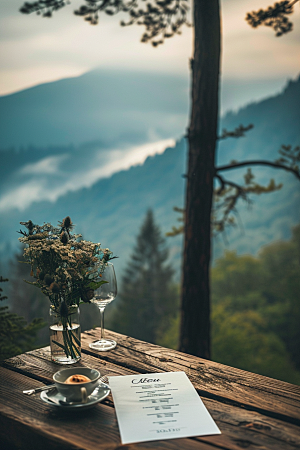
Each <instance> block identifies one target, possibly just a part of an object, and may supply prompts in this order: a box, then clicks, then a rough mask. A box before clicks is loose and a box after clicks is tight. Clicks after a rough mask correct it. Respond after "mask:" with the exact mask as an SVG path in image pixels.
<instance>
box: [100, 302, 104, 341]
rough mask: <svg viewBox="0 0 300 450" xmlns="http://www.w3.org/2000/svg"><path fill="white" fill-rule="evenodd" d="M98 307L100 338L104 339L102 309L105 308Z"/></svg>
mask: <svg viewBox="0 0 300 450" xmlns="http://www.w3.org/2000/svg"><path fill="white" fill-rule="evenodd" d="M99 309H100V333H101V334H100V336H101V337H100V339H104V310H105V308H99Z"/></svg>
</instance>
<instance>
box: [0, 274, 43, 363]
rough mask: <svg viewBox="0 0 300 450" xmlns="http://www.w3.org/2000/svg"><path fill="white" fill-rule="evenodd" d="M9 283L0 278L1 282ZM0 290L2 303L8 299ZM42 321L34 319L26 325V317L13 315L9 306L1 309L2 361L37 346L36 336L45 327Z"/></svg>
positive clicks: (0, 359) (0, 336)
mask: <svg viewBox="0 0 300 450" xmlns="http://www.w3.org/2000/svg"><path fill="white" fill-rule="evenodd" d="M5 281H8V279H7V278H3V277H2V276H0V282H1V283H2V282H5ZM2 291H3V289H2V288H0V301H3V300H6V299H7V297H6V296H4V295H2ZM44 325H45V324H44V322H43V320H42V319H34V320H33V321H32V322H31V323H30V324H26V320H25V319H24V317H21V316H18V315H17V314H14V313H11V312H10V311H9V310H8V307H7V306H1V307H0V361H2V360H4V359H6V358H9V357H11V356H14V355H17V354H19V353H22V352H24V351H28V350H32V349H33V348H34V345H35V340H36V334H37V332H38V330H39V329H40V328H42V327H43V326H44Z"/></svg>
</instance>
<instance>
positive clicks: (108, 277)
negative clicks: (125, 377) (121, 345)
mask: <svg viewBox="0 0 300 450" xmlns="http://www.w3.org/2000/svg"><path fill="white" fill-rule="evenodd" d="M102 280H103V281H107V283H104V284H102V285H101V286H100V287H99V288H98V289H96V290H95V292H94V297H93V298H92V300H91V302H92V303H95V305H97V306H98V308H99V310H100V329H101V335H100V336H101V338H100V340H99V341H95V342H92V343H91V344H90V345H89V346H90V348H92V349H94V350H98V351H100V352H106V351H108V350H112V349H113V348H115V346H116V345H117V343H116V341H113V340H112V339H105V337H104V310H105V307H106V305H108V304H109V303H110V302H112V301H113V300H114V299H115V298H116V296H117V279H116V274H115V269H114V266H113V264H112V263H108V264H107V266H106V267H105V270H104V272H103V274H102Z"/></svg>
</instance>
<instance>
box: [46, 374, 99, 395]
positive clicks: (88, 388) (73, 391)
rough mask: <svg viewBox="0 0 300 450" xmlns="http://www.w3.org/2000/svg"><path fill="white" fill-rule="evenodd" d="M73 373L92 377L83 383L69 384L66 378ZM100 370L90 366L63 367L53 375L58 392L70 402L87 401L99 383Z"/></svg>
mask: <svg viewBox="0 0 300 450" xmlns="http://www.w3.org/2000/svg"><path fill="white" fill-rule="evenodd" d="M72 375H84V376H86V377H88V378H89V379H90V381H86V382H83V383H74V384H68V383H66V380H67V379H68V378H69V377H71V376H72ZM99 378H100V372H99V371H98V370H96V369H89V368H88V367H73V368H70V369H63V370H60V371H59V372H56V373H55V374H54V375H53V380H54V383H55V386H56V389H57V390H58V392H59V393H60V394H61V395H63V396H64V397H65V398H66V400H67V401H68V402H81V403H86V401H87V397H88V396H89V395H90V394H91V393H92V392H93V390H94V389H95V388H96V387H97V385H98V384H99Z"/></svg>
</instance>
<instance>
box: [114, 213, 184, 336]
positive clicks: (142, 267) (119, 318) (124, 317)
mask: <svg viewBox="0 0 300 450" xmlns="http://www.w3.org/2000/svg"><path fill="white" fill-rule="evenodd" d="M167 259H168V251H167V249H166V247H165V241H164V239H163V237H162V235H161V232H160V229H159V227H158V226H157V225H156V224H155V221H154V217H153V213H152V211H151V210H149V211H148V212H147V214H146V217H145V220H144V222H143V224H142V227H141V229H140V233H139V235H138V236H137V241H136V245H135V248H134V250H133V253H132V255H131V258H130V260H129V261H128V264H127V267H126V269H125V271H124V275H123V277H122V283H121V289H120V290H119V294H118V298H119V299H118V300H119V303H118V308H117V310H116V312H115V314H114V317H113V318H112V321H111V328H113V329H114V330H116V331H118V332H120V333H124V334H127V335H129V336H133V337H135V338H137V339H141V340H144V341H147V342H152V343H159V342H160V340H161V339H162V336H163V334H164V330H165V329H166V327H168V326H169V324H170V321H172V319H173V318H175V317H176V315H177V314H178V310H179V294H178V292H177V291H176V288H175V287H174V285H173V284H172V277H173V270H172V267H170V266H169V265H168V264H167Z"/></svg>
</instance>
